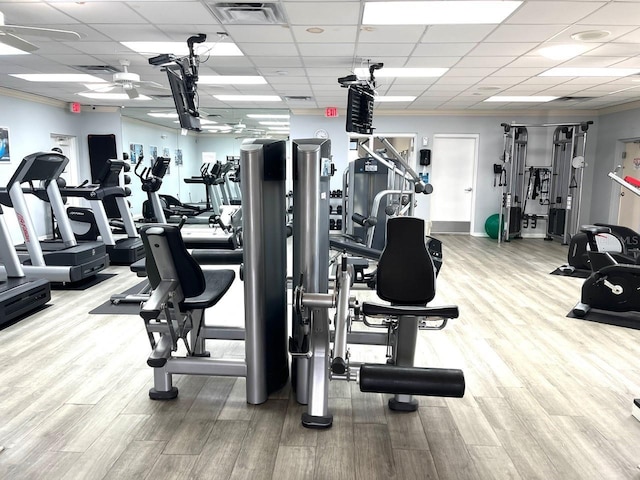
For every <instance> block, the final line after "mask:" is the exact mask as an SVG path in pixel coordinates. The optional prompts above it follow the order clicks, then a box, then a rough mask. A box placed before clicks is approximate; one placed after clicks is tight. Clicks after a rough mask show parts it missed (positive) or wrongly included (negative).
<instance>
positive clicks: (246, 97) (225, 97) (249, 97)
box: [213, 95, 282, 102]
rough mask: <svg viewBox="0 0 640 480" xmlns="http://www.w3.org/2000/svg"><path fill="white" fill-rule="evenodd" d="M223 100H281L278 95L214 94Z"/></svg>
mask: <svg viewBox="0 0 640 480" xmlns="http://www.w3.org/2000/svg"><path fill="white" fill-rule="evenodd" d="M213 97H214V98H216V99H218V100H220V101H221V102H281V101H282V99H281V98H280V97H279V96H278V95H214V96H213Z"/></svg>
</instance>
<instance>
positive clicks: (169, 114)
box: [147, 112, 178, 118]
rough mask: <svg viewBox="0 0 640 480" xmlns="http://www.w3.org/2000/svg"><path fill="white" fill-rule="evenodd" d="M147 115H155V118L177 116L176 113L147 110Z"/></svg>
mask: <svg viewBox="0 0 640 480" xmlns="http://www.w3.org/2000/svg"><path fill="white" fill-rule="evenodd" d="M147 115H149V116H150V117H156V118H178V114H177V113H171V112H149V113H147Z"/></svg>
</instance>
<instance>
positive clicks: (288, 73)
mask: <svg viewBox="0 0 640 480" xmlns="http://www.w3.org/2000/svg"><path fill="white" fill-rule="evenodd" d="M259 71H260V73H261V74H262V75H263V76H265V77H276V76H277V77H279V78H290V77H294V78H296V79H298V80H299V78H298V77H306V76H307V71H306V70H305V69H304V68H292V67H287V68H277V67H276V68H273V67H261V68H260V69H259ZM278 72H282V73H278ZM305 81H306V80H305Z"/></svg>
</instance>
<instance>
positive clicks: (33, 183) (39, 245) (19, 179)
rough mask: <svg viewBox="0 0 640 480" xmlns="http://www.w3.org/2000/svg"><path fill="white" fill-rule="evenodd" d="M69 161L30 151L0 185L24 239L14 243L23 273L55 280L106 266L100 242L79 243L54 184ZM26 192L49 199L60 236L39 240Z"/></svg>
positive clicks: (80, 277)
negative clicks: (58, 237) (58, 238)
mask: <svg viewBox="0 0 640 480" xmlns="http://www.w3.org/2000/svg"><path fill="white" fill-rule="evenodd" d="M68 162H69V159H68V158H67V157H65V156H64V155H60V154H58V153H53V152H38V153H33V154H31V155H28V156H26V157H25V158H23V159H22V161H21V162H20V164H19V165H18V168H17V169H16V171H15V172H14V174H13V176H12V177H11V179H10V180H9V183H8V184H7V188H6V189H0V203H1V204H2V205H5V206H7V207H11V208H13V209H14V211H15V213H16V216H17V218H18V223H19V225H20V230H21V232H22V236H23V238H24V241H25V243H24V244H22V245H18V246H16V250H17V251H18V257H19V260H20V262H21V263H22V267H23V269H24V272H25V274H26V275H28V276H32V277H37V278H45V279H47V280H49V281H51V282H56V283H74V282H78V281H80V280H84V279H86V278H91V277H93V276H95V275H96V274H97V273H98V272H100V271H101V270H103V269H105V268H106V267H108V266H109V257H108V256H107V253H106V246H105V244H104V243H103V242H82V243H78V242H77V241H76V239H75V236H74V234H73V231H72V229H71V225H70V222H69V218H68V217H67V215H66V212H65V208H64V202H63V200H62V196H61V194H60V190H59V189H58V184H57V179H58V177H59V176H60V175H61V174H62V172H63V171H64V169H65V166H66V165H67V163H68ZM23 184H27V185H25V186H23ZM25 193H30V194H33V195H35V196H37V197H38V198H39V199H40V200H42V201H45V202H49V204H50V205H51V208H52V210H53V213H54V215H55V218H56V220H57V222H58V229H59V230H60V235H61V237H62V239H60V240H54V241H51V240H44V241H39V240H38V233H37V231H36V229H35V226H34V224H33V219H32V217H31V214H30V212H29V209H28V206H27V201H26V198H25Z"/></svg>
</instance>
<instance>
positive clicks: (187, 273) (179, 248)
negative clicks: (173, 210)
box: [140, 224, 206, 298]
mask: <svg viewBox="0 0 640 480" xmlns="http://www.w3.org/2000/svg"><path fill="white" fill-rule="evenodd" d="M149 229H154V230H153V232H154V233H155V232H156V231H158V230H161V231H162V236H164V237H165V238H166V240H167V245H168V246H169V251H170V252H171V258H170V259H168V260H169V261H171V262H173V264H174V265H175V270H176V272H177V273H178V281H179V282H180V286H181V287H182V293H183V294H184V296H185V297H186V298H189V297H197V296H198V295H200V294H201V293H202V292H204V289H205V286H206V281H205V278H204V274H203V273H202V269H201V268H200V265H198V263H197V262H196V261H195V260H194V259H193V257H192V256H191V255H190V254H189V252H188V251H187V247H186V246H185V244H184V241H183V240H182V235H181V234H180V229H179V228H178V227H177V226H176V225H157V224H150V225H145V226H143V227H142V228H141V229H140V236H141V237H142V242H143V243H144V249H145V255H146V267H147V277H148V278H149V283H150V284H151V286H152V287H153V288H156V287H157V286H158V284H159V283H160V280H162V279H161V278H160V273H159V272H158V267H157V262H162V261H167V259H162V258H156V252H157V248H155V247H154V245H153V244H152V240H151V239H150V238H149V236H148V235H147V230H149ZM152 238H153V237H152Z"/></svg>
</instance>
